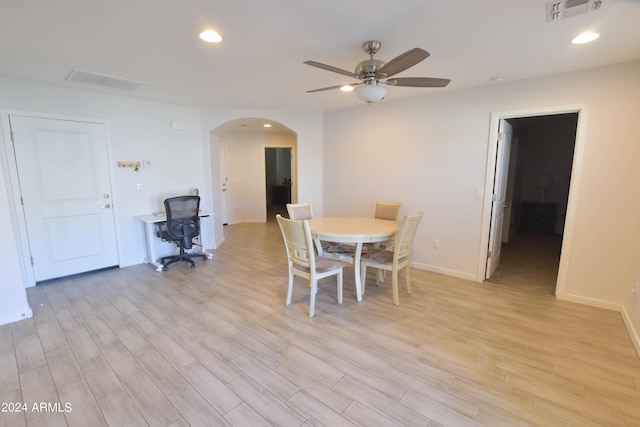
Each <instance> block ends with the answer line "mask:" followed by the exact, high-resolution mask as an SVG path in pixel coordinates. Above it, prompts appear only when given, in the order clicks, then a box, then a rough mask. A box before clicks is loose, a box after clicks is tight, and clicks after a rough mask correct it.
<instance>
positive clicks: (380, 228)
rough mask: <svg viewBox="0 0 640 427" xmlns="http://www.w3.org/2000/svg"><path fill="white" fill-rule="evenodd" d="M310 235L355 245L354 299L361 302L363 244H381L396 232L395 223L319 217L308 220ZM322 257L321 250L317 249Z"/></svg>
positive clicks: (368, 219) (362, 218) (369, 218)
mask: <svg viewBox="0 0 640 427" xmlns="http://www.w3.org/2000/svg"><path fill="white" fill-rule="evenodd" d="M309 227H310V228H311V234H312V235H313V236H314V237H316V238H318V239H320V240H328V241H332V242H340V243H355V245H356V248H355V251H354V253H353V268H354V270H355V282H356V297H357V299H358V301H362V281H361V278H360V256H361V254H362V245H363V244H364V243H375V242H383V241H385V240H387V239H389V238H390V237H391V236H393V235H395V234H396V233H397V232H398V224H397V223H396V222H395V221H390V220H386V219H377V218H371V217H323V218H322V217H320V218H313V219H310V220H309ZM318 254H319V255H322V248H321V247H319V248H318Z"/></svg>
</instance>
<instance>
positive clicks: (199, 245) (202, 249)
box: [193, 236, 213, 259]
mask: <svg viewBox="0 0 640 427" xmlns="http://www.w3.org/2000/svg"><path fill="white" fill-rule="evenodd" d="M193 245H194V246H197V247H199V248H200V250H198V251H196V253H198V254H202V255H204V256H206V257H207V259H213V254H212V253H211V252H209V251H207V250H206V249H205V248H204V247H203V246H202V245H201V244H200V236H198V237H196V239H195V241H194V242H193Z"/></svg>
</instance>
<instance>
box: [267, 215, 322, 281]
mask: <svg viewBox="0 0 640 427" xmlns="http://www.w3.org/2000/svg"><path fill="white" fill-rule="evenodd" d="M276 220H277V221H278V225H279V226H280V231H282V238H283V239H284V245H285V248H286V249H287V257H288V258H289V267H296V266H297V267H299V269H301V270H306V269H309V271H315V268H316V260H315V252H314V249H313V240H312V239H311V228H310V227H309V221H307V220H306V219H302V220H296V219H287V218H284V217H283V216H281V215H280V214H277V215H276ZM300 267H301V268H300Z"/></svg>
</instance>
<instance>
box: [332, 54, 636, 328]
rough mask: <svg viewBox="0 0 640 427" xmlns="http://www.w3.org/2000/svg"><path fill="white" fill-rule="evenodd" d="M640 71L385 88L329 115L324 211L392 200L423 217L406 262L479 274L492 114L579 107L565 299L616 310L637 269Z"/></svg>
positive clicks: (362, 210)
mask: <svg viewBox="0 0 640 427" xmlns="http://www.w3.org/2000/svg"><path fill="white" fill-rule="evenodd" d="M639 75H640V62H635V63H631V64H624V65H619V66H613V67H606V68H600V69H593V70H588V71H583V72H578V73H571V74H566V75H558V76H550V77H545V78H538V79H531V80H527V81H520V82H513V83H503V84H501V85H491V86H486V87H481V88H474V89H469V90H460V91H455V92H443V93H438V92H437V90H432V91H431V94H430V95H429V96H422V97H416V98H411V99H408V100H399V101H393V100H392V99H393V98H392V94H393V91H394V90H405V89H403V88H392V89H390V93H391V96H390V97H389V99H388V100H385V101H384V102H381V103H379V104H375V105H372V106H367V105H363V106H361V107H357V108H351V109H344V110H339V111H331V112H327V113H326V119H325V124H324V126H325V158H326V159H327V161H326V162H325V170H324V184H325V185H324V191H325V197H324V199H325V214H328V215H339V214H348V213H351V214H361V215H367V214H370V212H371V204H372V203H373V201H374V200H376V199H384V200H399V201H402V202H403V204H404V205H403V212H402V214H405V213H409V212H416V211H418V210H423V211H424V213H425V215H424V219H423V223H422V224H421V226H420V228H419V230H418V234H417V237H416V239H417V241H416V247H415V253H414V260H415V264H416V266H418V267H420V268H424V269H428V270H433V271H441V272H444V273H447V274H453V275H456V276H460V277H467V278H477V277H478V275H479V271H478V265H479V261H480V257H483V253H481V252H482V250H481V248H480V238H481V236H480V235H481V227H482V223H483V221H484V219H483V216H482V206H483V201H482V199H478V198H475V197H474V188H475V187H482V186H483V185H484V182H485V175H486V174H487V171H486V164H487V149H488V146H489V141H488V137H489V132H490V115H491V113H496V112H509V111H516V110H524V109H532V108H543V107H554V106H564V105H576V104H580V105H585V106H586V109H587V111H586V112H585V114H583V115H582V117H581V120H585V121H586V123H585V127H584V129H585V130H586V134H585V135H583V136H582V137H583V142H584V147H583V151H582V152H583V159H582V177H581V179H580V183H579V186H578V185H576V188H575V190H576V191H575V194H574V196H575V197H576V200H575V202H576V206H577V211H576V217H575V223H574V233H573V241H572V242H571V244H572V245H571V246H572V252H571V258H570V259H569V261H568V272H567V279H566V286H565V289H564V292H565V294H564V295H563V297H564V298H567V299H573V300H578V301H580V302H585V303H593V304H594V305H601V306H618V307H620V306H621V304H622V303H623V301H624V298H625V296H626V295H627V294H628V292H629V286H630V284H629V282H630V276H631V266H635V265H636V264H637V262H638V261H637V249H636V247H637V244H638V240H639V235H640V199H639V198H638V197H637V196H632V193H633V194H635V190H634V189H631V188H630V185H632V186H634V185H635V183H637V182H640V168H638V167H637V164H638V161H640V121H639V120H638V117H639V115H640V104H639V103H638V99H640V79H638V76H639ZM412 90H420V89H412ZM353 159H358V161H353ZM630 183H633V184H630ZM633 188H635V187H633ZM433 239H439V240H440V249H434V248H433V245H432V242H433ZM636 274H637V272H636ZM636 280H637V278H636ZM635 310H637V308H636V309H635ZM634 313H635V312H634ZM639 327H640V325H638V324H636V328H639Z"/></svg>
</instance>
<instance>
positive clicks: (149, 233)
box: [144, 223, 162, 271]
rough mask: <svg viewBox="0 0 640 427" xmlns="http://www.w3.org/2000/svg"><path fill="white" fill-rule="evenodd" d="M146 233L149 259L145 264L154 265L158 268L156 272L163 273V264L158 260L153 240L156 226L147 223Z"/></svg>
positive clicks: (145, 225) (145, 226)
mask: <svg viewBox="0 0 640 427" xmlns="http://www.w3.org/2000/svg"><path fill="white" fill-rule="evenodd" d="M144 231H145V233H144V234H145V238H146V240H147V259H145V260H144V262H146V263H147V264H152V265H154V266H155V267H156V271H162V264H160V263H159V262H158V258H157V256H156V248H155V246H154V245H153V243H154V241H153V239H154V236H155V224H154V223H145V224H144Z"/></svg>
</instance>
